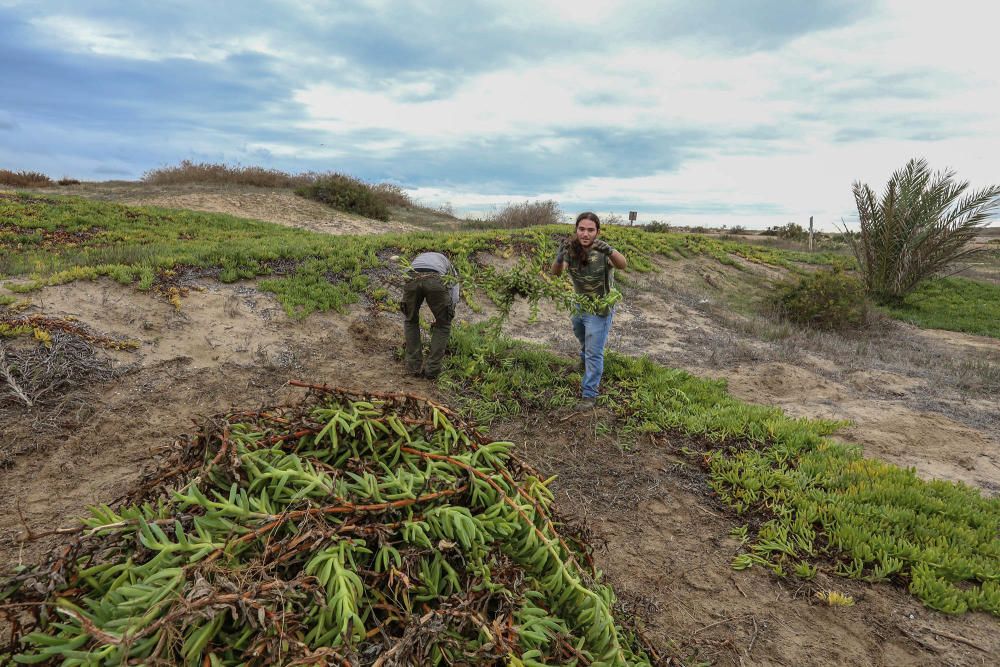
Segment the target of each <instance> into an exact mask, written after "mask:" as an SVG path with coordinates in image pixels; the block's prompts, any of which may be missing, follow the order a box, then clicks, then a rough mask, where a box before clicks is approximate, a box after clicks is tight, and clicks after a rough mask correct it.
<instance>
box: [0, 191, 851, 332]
mask: <svg viewBox="0 0 1000 667" xmlns="http://www.w3.org/2000/svg"><path fill="white" fill-rule="evenodd" d="M0 216H2V217H3V218H4V219H8V220H14V221H16V222H17V224H18V226H19V228H23V229H26V230H45V231H56V230H61V231H64V232H69V233H73V232H84V231H85V232H86V238H85V239H83V240H81V241H80V242H78V243H74V244H73V245H65V246H59V245H55V246H54V247H47V248H44V249H40V248H35V247H34V246H30V245H25V246H19V247H16V248H10V249H9V250H8V251H6V252H4V253H2V254H0V276H26V275H27V276H32V277H33V278H34V279H35V280H34V281H31V282H28V283H22V284H20V285H12V284H8V287H9V288H10V289H11V290H16V291H22V292H28V291H31V290H33V289H37V288H39V287H41V286H43V285H46V284H56V283H63V282H68V281H71V280H79V279H93V278H96V277H101V276H107V277H110V278H112V279H113V280H116V281H118V282H121V283H123V284H136V285H137V287H138V288H139V289H143V290H148V289H151V288H152V287H154V286H155V284H156V282H157V279H158V276H159V275H160V274H162V273H163V272H166V271H169V270H173V269H175V268H178V267H184V266H189V267H201V268H206V269H213V270H214V269H218V275H219V279H220V280H223V281H233V280H239V279H242V278H252V277H256V276H264V277H266V278H267V279H266V280H265V281H262V287H263V288H264V289H266V290H269V291H272V292H274V293H275V294H276V295H277V297H278V298H279V300H280V301H281V302H282V305H283V306H284V308H285V309H286V311H288V312H289V313H293V314H296V315H300V316H302V315H307V314H308V313H310V312H314V311H323V310H329V309H340V308H343V307H344V306H346V305H348V304H350V303H353V302H355V301H357V300H358V299H360V298H361V297H362V295H366V296H368V298H370V299H373V300H375V299H374V298H373V297H372V295H371V292H373V291H374V290H375V289H378V288H379V287H380V286H379V285H377V284H375V283H372V282H371V281H369V280H367V279H365V275H366V272H369V271H373V270H376V269H384V268H386V266H387V260H383V259H380V258H379V254H378V253H379V252H380V251H384V250H390V249H391V250H393V251H394V252H395V253H397V254H401V255H404V256H407V257H412V256H413V255H415V254H416V253H418V252H422V251H425V250H437V251H440V252H444V253H446V254H447V255H449V256H450V257H451V258H452V261H453V263H454V264H455V267H456V269H457V270H458V272H459V274H460V276H461V280H462V283H463V287H464V289H463V293H464V294H465V295H466V298H470V296H471V295H472V294H474V293H475V291H476V290H482V291H483V292H485V293H486V294H487V296H489V297H490V298H491V299H492V300H493V301H494V302H495V303H496V304H497V305H498V306H499V307H500V308H501V310H504V309H506V308H509V307H510V304H511V303H512V302H513V300H514V299H515V298H525V299H527V300H529V301H534V302H537V300H539V299H550V300H552V301H555V302H556V303H558V304H560V305H562V306H568V304H569V303H570V301H569V299H570V298H571V297H572V290H571V288H570V285H569V282H568V281H567V280H566V279H565V278H560V279H555V278H553V277H551V276H548V275H547V273H548V267H549V265H550V264H551V262H552V260H553V258H554V256H555V252H556V247H557V245H558V242H559V241H560V240H561V239H562V238H564V237H565V235H566V232H567V231H568V226H566V225H552V226H548V227H536V228H530V229H524V230H516V231H508V230H505V231H476V232H462V233H447V234H442V233H438V234H432V233H426V232H422V233H413V234H386V235H376V236H365V237H353V236H338V237H331V236H329V235H326V234H319V233H314V232H308V231H304V230H299V229H291V228H288V227H284V226H281V225H274V224H269V223H264V222H258V221H254V220H244V219H240V218H234V217H232V216H227V215H221V214H212V213H200V212H193V211H176V210H166V209H157V208H146V207H130V206H122V205H118V204H109V203H103V202H92V201H86V200H82V199H76V198H69V197H49V198H46V199H39V198H36V197H31V196H27V195H17V196H12V197H9V198H4V199H2V200H0ZM604 236H605V238H607V239H608V241H609V242H611V243H612V244H613V245H614V246H615V247H617V248H619V249H620V250H621V251H622V252H624V253H626V254H627V255H628V258H629V270H630V271H638V272H642V271H649V270H651V269H652V268H653V262H652V260H653V258H654V257H655V256H661V257H667V258H671V257H673V258H676V257H678V256H688V257H690V256H695V255H707V256H710V257H714V258H716V259H718V260H719V261H720V262H725V263H727V264H730V265H732V266H734V267H735V268H738V269H742V268H743V265H742V264H740V262H738V261H737V260H736V259H735V258H734V256H739V257H743V258H744V259H747V260H749V261H751V262H760V263H764V264H771V265H774V266H782V267H786V268H790V269H792V270H800V269H799V266H798V265H799V263H801V262H805V261H809V262H813V263H820V264H830V263H835V262H839V261H843V258H842V257H837V256H833V255H830V256H828V255H819V254H817V255H804V254H803V253H792V252H786V251H780V250H775V249H771V248H766V247H761V246H751V245H747V244H741V243H736V242H731V241H718V240H715V239H708V238H706V237H703V236H698V235H692V234H686V235H682V234H652V233H649V232H646V231H643V230H641V229H639V228H630V227H614V226H609V227H607V228H606V230H605V231H604ZM490 252H496V253H501V254H508V255H510V256H516V257H517V258H518V263H517V264H516V265H515V266H514V267H513V268H511V269H508V270H501V269H498V268H496V267H492V266H482V265H480V264H479V263H477V262H476V261H475V257H476V256H477V255H478V254H480V253H490ZM383 256H385V253H383ZM276 262H280V263H282V264H283V266H284V267H285V268H286V269H287V267H289V266H291V267H292V268H293V270H292V271H291V272H288V271H287V270H286V271H284V272H283V275H280V276H272V275H270V274H271V273H272V268H271V267H272V265H274V264H275V263H276ZM624 282H625V281H623V283H622V284H623V285H624ZM324 283H326V284H324ZM470 305H471V304H470Z"/></svg>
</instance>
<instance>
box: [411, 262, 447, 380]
mask: <svg viewBox="0 0 1000 667" xmlns="http://www.w3.org/2000/svg"><path fill="white" fill-rule="evenodd" d="M446 276H448V279H447V282H449V283H451V286H450V287H449V286H448V285H446V284H445V277H446ZM425 299H426V301H427V305H428V306H429V307H430V309H431V312H432V313H433V314H434V323H433V324H432V325H431V350H430V354H428V355H427V360H426V361H424V359H423V357H424V351H423V346H422V345H421V342H420V306H421V305H422V304H423V302H424V300H425ZM457 305H458V272H456V271H455V267H454V266H452V264H451V262H450V261H449V260H448V258H447V257H445V256H444V255H442V254H441V253H439V252H424V253H421V254H419V255H417V256H416V257H415V258H414V259H413V263H412V264H410V271H409V274H408V279H407V281H406V285H405V286H404V287H403V302H402V303H401V304H400V310H401V311H402V313H403V318H404V320H403V330H404V331H405V332H406V371H407V372H408V373H410V374H411V375H416V376H418V377H420V376H423V377H425V378H428V379H431V380H433V379H435V378H437V376H438V375H439V374H440V373H441V361H442V360H443V359H444V353H445V350H446V349H447V348H448V337H449V336H450V335H451V321H452V319H454V317H455V306H457Z"/></svg>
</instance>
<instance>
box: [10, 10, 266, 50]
mask: <svg viewBox="0 0 1000 667" xmlns="http://www.w3.org/2000/svg"><path fill="white" fill-rule="evenodd" d="M30 23H31V25H32V26H34V27H35V28H36V29H37V30H38V31H39V32H40V33H41V34H42V35H44V36H45V37H47V38H48V39H49V40H50V41H51V42H52V43H54V44H58V45H59V46H60V47H61V48H63V49H67V50H71V51H78V52H84V53H92V54H95V55H99V56H109V57H113V58H124V59H127V60H148V61H158V60H167V59H170V58H181V59H188V60H200V61H204V62H221V61H223V60H225V59H226V58H228V57H229V56H232V55H234V54H238V53H260V54H264V55H271V56H280V55H282V51H281V50H280V49H279V48H277V47H275V46H274V45H273V44H272V43H271V40H270V38H269V37H268V36H267V35H264V34H251V35H238V36H232V37H226V38H221V39H215V40H213V39H192V36H191V35H180V36H175V37H169V36H166V37H165V36H163V35H159V34H149V33H148V32H147V31H146V30H145V27H144V26H136V25H134V24H131V23H126V22H109V21H98V20H94V19H90V18H87V17H83V16H69V15H62V14H59V15H48V16H41V17H37V18H34V19H31V21H30Z"/></svg>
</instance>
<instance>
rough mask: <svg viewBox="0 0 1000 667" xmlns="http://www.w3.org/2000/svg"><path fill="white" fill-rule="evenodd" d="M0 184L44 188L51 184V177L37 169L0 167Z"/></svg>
mask: <svg viewBox="0 0 1000 667" xmlns="http://www.w3.org/2000/svg"><path fill="white" fill-rule="evenodd" d="M0 185H13V186H14V187H18V188H44V187H48V186H50V185H52V179H51V178H49V177H48V176H46V175H45V174H42V173H39V172H37V171H23V170H22V171H11V170H10V169H0Z"/></svg>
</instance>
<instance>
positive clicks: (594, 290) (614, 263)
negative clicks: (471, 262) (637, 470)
mask: <svg viewBox="0 0 1000 667" xmlns="http://www.w3.org/2000/svg"><path fill="white" fill-rule="evenodd" d="M600 234H601V220H600V218H598V217H597V215H596V214H594V213H591V212H590V211H586V212H584V213H581V214H580V215H578V216H577V218H576V231H575V233H574V234H572V235H571V236H570V237H569V238H568V239H566V240H564V241H563V242H562V243H561V244H560V245H559V253H558V254H557V255H556V261H555V262H553V263H552V273H553V275H556V276H558V275H561V274H562V272H563V269H566V268H568V269H569V277H570V278H571V279H572V281H573V289H574V291H575V292H576V295H577V299H576V305H575V306H574V308H573V316H572V322H573V333H574V334H575V335H576V338H577V340H579V341H580V368H581V370H582V372H583V382H582V385H583V391H582V392H581V393H582V394H583V397H582V400H581V401H580V402H579V403H578V404H577V408H579V409H590V408H593V407H594V405H595V403H596V401H597V388H598V386H599V385H600V384H601V376H602V375H603V374H604V346H605V344H606V343H607V342H608V334H609V333H611V320H612V318H613V317H614V314H615V308H614V302H615V300H616V296H620V295H618V292H617V290H615V289H614V284H615V281H614V270H615V269H624V268H625V267H626V266H627V265H628V262H627V261H626V259H625V256H624V255H623V254H621V253H620V252H618V251H617V250H615V249H614V248H612V247H611V246H610V245H608V244H607V242H606V241H605V240H604V239H602V238H599V237H600Z"/></svg>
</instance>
